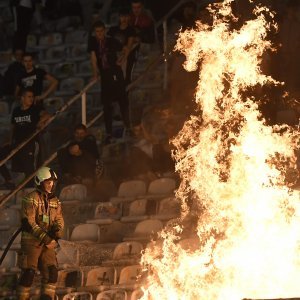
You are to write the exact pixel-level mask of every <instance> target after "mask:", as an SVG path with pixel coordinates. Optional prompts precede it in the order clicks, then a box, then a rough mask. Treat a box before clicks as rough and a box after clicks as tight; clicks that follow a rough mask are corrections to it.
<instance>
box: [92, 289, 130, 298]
mask: <svg viewBox="0 0 300 300" xmlns="http://www.w3.org/2000/svg"><path fill="white" fill-rule="evenodd" d="M109 299H115V300H128V295H127V292H126V291H125V290H108V291H104V292H101V293H99V294H98V295H97V297H96V300H109Z"/></svg>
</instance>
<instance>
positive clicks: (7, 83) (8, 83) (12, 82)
mask: <svg viewBox="0 0 300 300" xmlns="http://www.w3.org/2000/svg"><path fill="white" fill-rule="evenodd" d="M23 55H24V52H23V50H22V49H15V50H14V52H13V56H14V61H13V62H12V63H11V64H10V65H9V66H8V68H7V70H6V71H5V73H4V95H8V96H14V94H15V90H16V86H17V83H18V79H19V78H20V76H21V75H22V74H23V72H24V66H23V64H22V61H23Z"/></svg>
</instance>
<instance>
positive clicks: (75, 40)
mask: <svg viewBox="0 0 300 300" xmlns="http://www.w3.org/2000/svg"><path fill="white" fill-rule="evenodd" d="M87 42H88V32H86V31H85V30H72V31H70V32H67V33H66V36H65V45H67V46H73V45H78V44H79V43H80V44H87Z"/></svg>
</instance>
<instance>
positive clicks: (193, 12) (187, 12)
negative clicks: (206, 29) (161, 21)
mask: <svg viewBox="0 0 300 300" xmlns="http://www.w3.org/2000/svg"><path fill="white" fill-rule="evenodd" d="M196 17H197V5H196V3H195V2H193V1H189V2H187V3H184V4H183V6H182V8H181V13H180V16H179V21H180V23H181V24H182V29H183V30H185V29H188V28H192V27H193V26H194V25H195V21H196Z"/></svg>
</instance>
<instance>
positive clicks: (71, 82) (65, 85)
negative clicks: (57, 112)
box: [54, 77, 84, 97]
mask: <svg viewBox="0 0 300 300" xmlns="http://www.w3.org/2000/svg"><path fill="white" fill-rule="evenodd" d="M83 87H84V80H83V79H82V78H80V77H69V78H65V79H63V80H62V81H61V82H60V85H59V90H58V91H56V92H55V93H54V95H55V96H56V97H57V96H58V97H62V96H72V95H75V94H77V93H79V92H80V91H81V90H82V89H83Z"/></svg>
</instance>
